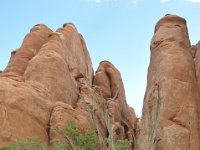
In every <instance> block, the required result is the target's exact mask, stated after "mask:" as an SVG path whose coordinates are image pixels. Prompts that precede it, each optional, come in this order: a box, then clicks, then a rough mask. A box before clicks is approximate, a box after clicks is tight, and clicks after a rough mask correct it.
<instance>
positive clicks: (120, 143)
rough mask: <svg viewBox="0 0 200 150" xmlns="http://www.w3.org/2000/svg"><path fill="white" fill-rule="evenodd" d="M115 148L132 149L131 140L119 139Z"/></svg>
mask: <svg viewBox="0 0 200 150" xmlns="http://www.w3.org/2000/svg"><path fill="white" fill-rule="evenodd" d="M115 150H130V142H129V141H128V140H118V141H117V142H116V143H115Z"/></svg>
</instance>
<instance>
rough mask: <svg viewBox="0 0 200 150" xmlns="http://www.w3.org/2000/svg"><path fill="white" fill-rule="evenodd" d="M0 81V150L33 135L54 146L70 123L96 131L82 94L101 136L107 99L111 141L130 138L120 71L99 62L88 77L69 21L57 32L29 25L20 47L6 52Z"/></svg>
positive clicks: (87, 63)
mask: <svg viewBox="0 0 200 150" xmlns="http://www.w3.org/2000/svg"><path fill="white" fill-rule="evenodd" d="M101 74H102V75H103V76H101ZM93 81H94V84H93ZM104 81H105V82H104ZM0 83H1V85H3V86H1V87H0V122H1V124H0V146H4V145H7V144H9V143H11V142H14V141H16V140H18V139H21V138H26V137H33V136H34V137H38V138H39V139H40V140H41V141H42V142H43V143H49V142H50V143H53V142H54V141H55V140H56V139H63V137H64V136H63V134H62V133H63V131H64V130H65V128H66V127H67V125H68V124H69V123H70V122H74V123H75V125H76V126H77V127H78V129H79V130H80V131H81V132H82V133H84V132H85V131H86V130H87V129H88V128H92V129H94V130H95V126H94V123H93V120H92V119H91V118H90V115H89V113H88V112H87V110H86V109H85V107H84V105H83V99H82V98H81V96H82V97H83V98H84V100H85V103H86V104H87V106H89V107H90V108H91V107H93V104H94V101H95V107H94V108H95V109H94V110H95V116H96V118H97V123H98V126H99V129H100V132H101V134H102V136H103V138H106V137H107V136H108V130H107V126H106V123H105V118H104V103H105V101H106V102H107V103H109V110H108V115H109V117H110V122H111V128H112V129H113V134H114V139H115V140H117V139H125V138H128V139H131V140H134V132H133V131H134V128H135V126H134V124H135V121H136V117H135V113H134V110H133V109H132V108H130V107H129V106H128V105H127V103H126V99H125V92H124V86H123V83H122V79H121V75H120V73H119V71H118V70H117V69H116V68H115V67H114V65H112V64H111V63H110V62H107V61H104V62H101V63H100V66H99V68H98V70H97V72H96V75H95V76H93V68H92V63H91V59H90V56H89V53H88V50H87V47H86V44H85V42H84V39H83V37H82V35H80V34H79V33H78V32H77V29H76V28H75V26H74V25H73V24H71V23H70V24H64V25H63V28H59V29H58V30H57V31H56V32H53V31H51V30H50V29H49V28H48V27H46V26H45V25H36V26H34V27H33V28H32V29H31V31H30V33H29V34H27V36H26V37H25V39H24V41H23V44H22V46H21V47H20V48H19V49H17V50H15V51H13V52H12V53H11V58H10V61H9V63H8V66H7V67H6V69H5V70H4V71H3V72H2V73H1V74H0ZM101 92H102V93H101ZM92 96H94V99H93V98H92ZM104 99H105V100H104ZM58 131H59V132H58Z"/></svg>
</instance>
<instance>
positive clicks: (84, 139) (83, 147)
mask: <svg viewBox="0 0 200 150" xmlns="http://www.w3.org/2000/svg"><path fill="white" fill-rule="evenodd" d="M66 135H68V136H69V137H70V138H71V139H72V141H73V142H74V144H75V146H76V149H77V150H96V148H97V142H96V135H95V133H94V131H93V130H91V129H89V130H88V131H87V132H86V133H85V135H82V134H81V133H80V131H79V130H78V129H77V128H76V126H75V125H74V123H70V124H69V126H68V127H67V128H66Z"/></svg>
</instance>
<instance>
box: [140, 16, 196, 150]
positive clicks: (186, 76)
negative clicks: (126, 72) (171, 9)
mask: <svg viewBox="0 0 200 150" xmlns="http://www.w3.org/2000/svg"><path fill="white" fill-rule="evenodd" d="M198 101H199V90H198V85H197V80H196V74H195V65H194V60H193V57H192V49H191V46H190V41H189V38H188V31H187V26H186V21H185V19H183V18H181V17H178V16H174V15H166V16H165V17H163V18H162V19H161V20H160V21H159V22H158V23H157V25H156V27H155V34H154V36H153V39H152V42H151V60H150V65H149V69H148V83H147V90H146V93H145V98H144V106H143V112H142V120H141V129H140V138H139V146H140V149H141V150H153V149H154V147H155V146H156V145H157V146H158V147H159V148H160V149H161V150H179V149H180V150H199V127H198V126H199V122H198V107H199V102H198Z"/></svg>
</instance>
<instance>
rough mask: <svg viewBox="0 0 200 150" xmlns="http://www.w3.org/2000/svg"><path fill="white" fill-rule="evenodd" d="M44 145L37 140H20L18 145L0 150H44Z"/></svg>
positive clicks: (14, 144) (0, 149) (11, 145)
mask: <svg viewBox="0 0 200 150" xmlns="http://www.w3.org/2000/svg"><path fill="white" fill-rule="evenodd" d="M43 147H45V146H44V145H42V144H41V143H40V142H39V141H38V140H37V139H36V138H28V139H22V140H19V141H18V142H16V143H13V144H10V145H8V146H7V147H3V148H0V150H43Z"/></svg>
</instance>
